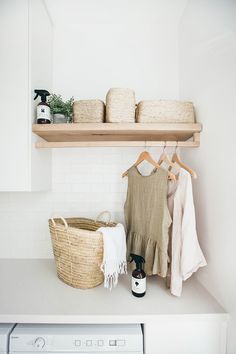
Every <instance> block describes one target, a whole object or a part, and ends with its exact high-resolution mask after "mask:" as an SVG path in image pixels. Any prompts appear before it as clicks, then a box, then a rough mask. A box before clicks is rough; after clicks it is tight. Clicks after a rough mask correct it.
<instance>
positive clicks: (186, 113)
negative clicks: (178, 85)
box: [136, 100, 195, 123]
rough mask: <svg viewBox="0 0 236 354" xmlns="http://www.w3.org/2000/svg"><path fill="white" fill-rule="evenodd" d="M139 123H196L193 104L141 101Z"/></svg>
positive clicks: (137, 117) (138, 114) (138, 108)
mask: <svg viewBox="0 0 236 354" xmlns="http://www.w3.org/2000/svg"><path fill="white" fill-rule="evenodd" d="M136 121H137V122H138V123H194V122H195V115H194V107H193V104H192V102H183V101H171V100H159V101H158V100H156V101H141V102H139V104H138V106H137V109H136Z"/></svg>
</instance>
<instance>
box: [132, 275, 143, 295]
mask: <svg viewBox="0 0 236 354" xmlns="http://www.w3.org/2000/svg"><path fill="white" fill-rule="evenodd" d="M132 291H133V292H134V293H136V294H143V293H145V291H146V277H145V278H143V279H137V278H134V277H132Z"/></svg>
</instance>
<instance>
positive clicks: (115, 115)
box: [106, 88, 135, 123]
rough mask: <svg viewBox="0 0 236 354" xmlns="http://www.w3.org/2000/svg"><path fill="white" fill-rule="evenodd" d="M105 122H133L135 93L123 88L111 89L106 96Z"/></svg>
mask: <svg viewBox="0 0 236 354" xmlns="http://www.w3.org/2000/svg"><path fill="white" fill-rule="evenodd" d="M106 122H108V123H134V122H135V93H134V91H133V90H130V89H124V88H111V89H110V90H109V91H108V93H107V96H106Z"/></svg>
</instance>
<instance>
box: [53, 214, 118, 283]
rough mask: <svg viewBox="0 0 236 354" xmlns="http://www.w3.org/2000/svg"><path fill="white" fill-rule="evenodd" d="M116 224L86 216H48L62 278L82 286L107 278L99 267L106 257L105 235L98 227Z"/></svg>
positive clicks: (64, 280)
mask: <svg viewBox="0 0 236 354" xmlns="http://www.w3.org/2000/svg"><path fill="white" fill-rule="evenodd" d="M103 213H104V212H103ZM103 213H101V214H100V215H99V217H100V216H101V215H102V214H103ZM109 218H110V217H109ZM97 219H98V218H97ZM115 225H116V224H115V223H112V222H110V220H109V222H106V223H105V222H103V221H97V220H92V219H87V218H66V219H64V218H56V219H49V229H50V234H51V240H52V246H53V254H54V258H55V262H56V267H57V275H58V277H59V279H61V280H62V281H63V282H64V283H66V284H68V285H70V286H73V287H74V288H80V289H89V288H93V287H95V286H97V285H99V284H101V283H102V282H103V279H104V277H103V273H102V272H101V270H100V266H101V264H102V261H103V236H102V234H101V232H97V229H98V228H99V227H104V226H115Z"/></svg>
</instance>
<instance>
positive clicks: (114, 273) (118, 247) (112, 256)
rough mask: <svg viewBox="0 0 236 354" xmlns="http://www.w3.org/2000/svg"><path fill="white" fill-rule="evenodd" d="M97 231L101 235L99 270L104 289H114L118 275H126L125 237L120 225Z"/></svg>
mask: <svg viewBox="0 0 236 354" xmlns="http://www.w3.org/2000/svg"><path fill="white" fill-rule="evenodd" d="M97 231H100V232H101V233H102V234H103V244H104V246H103V262H102V265H101V270H102V272H103V273H104V287H105V288H109V289H110V290H111V289H112V287H115V286H116V285H117V283H118V276H119V274H126V273H127V262H126V235H125V229H124V226H123V225H122V224H117V225H116V226H113V227H100V228H99V229H98V230H97Z"/></svg>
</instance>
